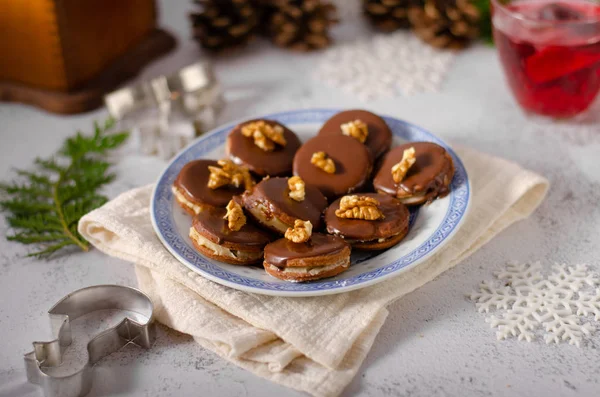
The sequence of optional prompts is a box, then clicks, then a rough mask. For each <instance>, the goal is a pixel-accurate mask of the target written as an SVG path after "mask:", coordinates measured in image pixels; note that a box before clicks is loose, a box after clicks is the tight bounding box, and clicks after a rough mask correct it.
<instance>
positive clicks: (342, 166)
mask: <svg viewBox="0 0 600 397" xmlns="http://www.w3.org/2000/svg"><path fill="white" fill-rule="evenodd" d="M372 164H373V163H372V160H371V155H370V154H369V151H368V150H367V148H366V147H365V145H363V144H362V143H360V142H359V141H358V140H356V139H354V138H351V137H349V136H345V135H342V134H340V135H337V134H334V135H319V136H316V137H314V138H312V139H310V140H308V141H307V142H306V143H304V145H302V147H301V148H300V149H298V152H296V156H295V157H294V175H297V176H299V177H301V178H302V179H303V180H304V182H306V185H307V186H311V185H312V186H316V187H318V188H319V190H320V191H321V193H323V194H324V195H325V196H326V197H327V198H328V199H333V198H336V197H339V196H342V195H344V194H348V193H352V192H355V191H360V189H362V188H363V187H364V186H365V184H366V183H367V181H368V178H369V175H370V173H371V169H372Z"/></svg>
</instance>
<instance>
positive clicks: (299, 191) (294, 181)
mask: <svg viewBox="0 0 600 397" xmlns="http://www.w3.org/2000/svg"><path fill="white" fill-rule="evenodd" d="M288 187H289V189H290V193H289V196H290V198H291V199H292V200H296V201H304V197H305V196H306V191H305V190H304V188H305V184H304V181H303V180H302V178H300V177H299V176H293V177H291V178H290V179H288Z"/></svg>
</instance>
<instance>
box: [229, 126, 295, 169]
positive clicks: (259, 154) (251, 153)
mask: <svg viewBox="0 0 600 397" xmlns="http://www.w3.org/2000/svg"><path fill="white" fill-rule="evenodd" d="M254 121H258V120H248V121H246V122H244V123H241V124H238V125H237V126H235V128H234V129H233V130H231V132H230V133H229V136H228V138H227V154H228V155H229V156H230V157H231V159H232V160H233V161H234V162H236V163H239V164H244V165H246V166H247V167H248V169H249V170H250V171H252V172H254V173H255V174H257V175H260V176H266V175H271V176H285V175H289V174H291V172H292V161H293V159H294V154H295V153H296V150H298V148H299V147H300V140H299V139H298V137H297V136H296V134H294V133H293V132H292V131H291V130H289V129H288V128H287V127H286V126H284V125H283V124H280V123H277V122H275V121H271V120H263V121H264V122H265V123H267V124H269V125H280V126H281V127H283V136H284V137H285V140H286V142H287V143H286V145H285V146H283V147H282V146H279V145H275V150H273V151H272V152H266V151H264V150H262V149H261V148H259V147H258V146H256V145H255V144H254V139H253V138H251V137H245V136H244V135H242V131H241V130H242V127H243V126H244V125H246V124H248V123H252V122H254Z"/></svg>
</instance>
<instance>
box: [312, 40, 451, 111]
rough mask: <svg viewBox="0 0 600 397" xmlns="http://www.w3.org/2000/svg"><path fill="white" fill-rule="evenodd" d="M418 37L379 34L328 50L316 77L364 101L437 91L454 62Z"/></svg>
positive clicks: (444, 53)
mask: <svg viewBox="0 0 600 397" xmlns="http://www.w3.org/2000/svg"><path fill="white" fill-rule="evenodd" d="M454 56H455V54H454V52H452V51H449V50H438V49H436V48H433V47H431V46H430V45H428V44H425V43H423V42H422V41H421V40H419V39H418V38H417V37H416V36H415V35H414V34H411V33H408V32H402V31H399V32H395V33H392V34H377V35H374V36H372V37H369V38H367V39H363V40H358V41H356V42H353V43H349V44H345V45H339V46H333V47H331V48H330V49H328V50H326V51H325V52H324V53H323V55H322V58H321V60H320V62H319V65H318V67H317V70H316V72H315V76H316V78H318V79H319V80H321V81H323V82H325V83H326V84H328V85H330V86H332V87H336V88H341V89H342V90H344V91H346V92H348V93H349V94H352V95H354V96H356V97H357V98H359V99H360V100H363V101H368V100H371V99H378V98H386V97H394V96H398V95H405V96H410V95H412V94H415V93H418V92H436V91H437V90H438V89H439V87H440V85H441V83H442V81H443V79H444V77H445V76H446V73H447V71H448V69H449V67H450V65H451V63H452V61H453V59H454Z"/></svg>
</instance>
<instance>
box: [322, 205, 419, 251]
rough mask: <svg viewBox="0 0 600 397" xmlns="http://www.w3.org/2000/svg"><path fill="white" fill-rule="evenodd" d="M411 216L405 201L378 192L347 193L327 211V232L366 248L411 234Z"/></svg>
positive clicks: (382, 245)
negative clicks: (409, 232)
mask: <svg viewBox="0 0 600 397" xmlns="http://www.w3.org/2000/svg"><path fill="white" fill-rule="evenodd" d="M409 217H410V214H409V212H408V209H407V208H406V206H405V205H404V204H402V203H400V202H399V201H398V200H396V199H394V198H393V197H391V196H388V195H385V194H378V193H362V194H360V195H353V196H344V197H342V198H339V199H337V200H336V201H334V202H333V203H331V205H330V206H329V207H328V208H327V210H325V224H326V225H327V232H328V233H331V234H333V235H336V236H340V237H342V238H343V239H344V240H346V241H347V242H348V243H350V244H352V248H358V249H363V250H381V249H385V248H389V247H392V246H394V245H396V244H397V243H398V242H400V241H401V240H402V239H403V238H404V237H405V236H406V234H407V233H408V221H409Z"/></svg>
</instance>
